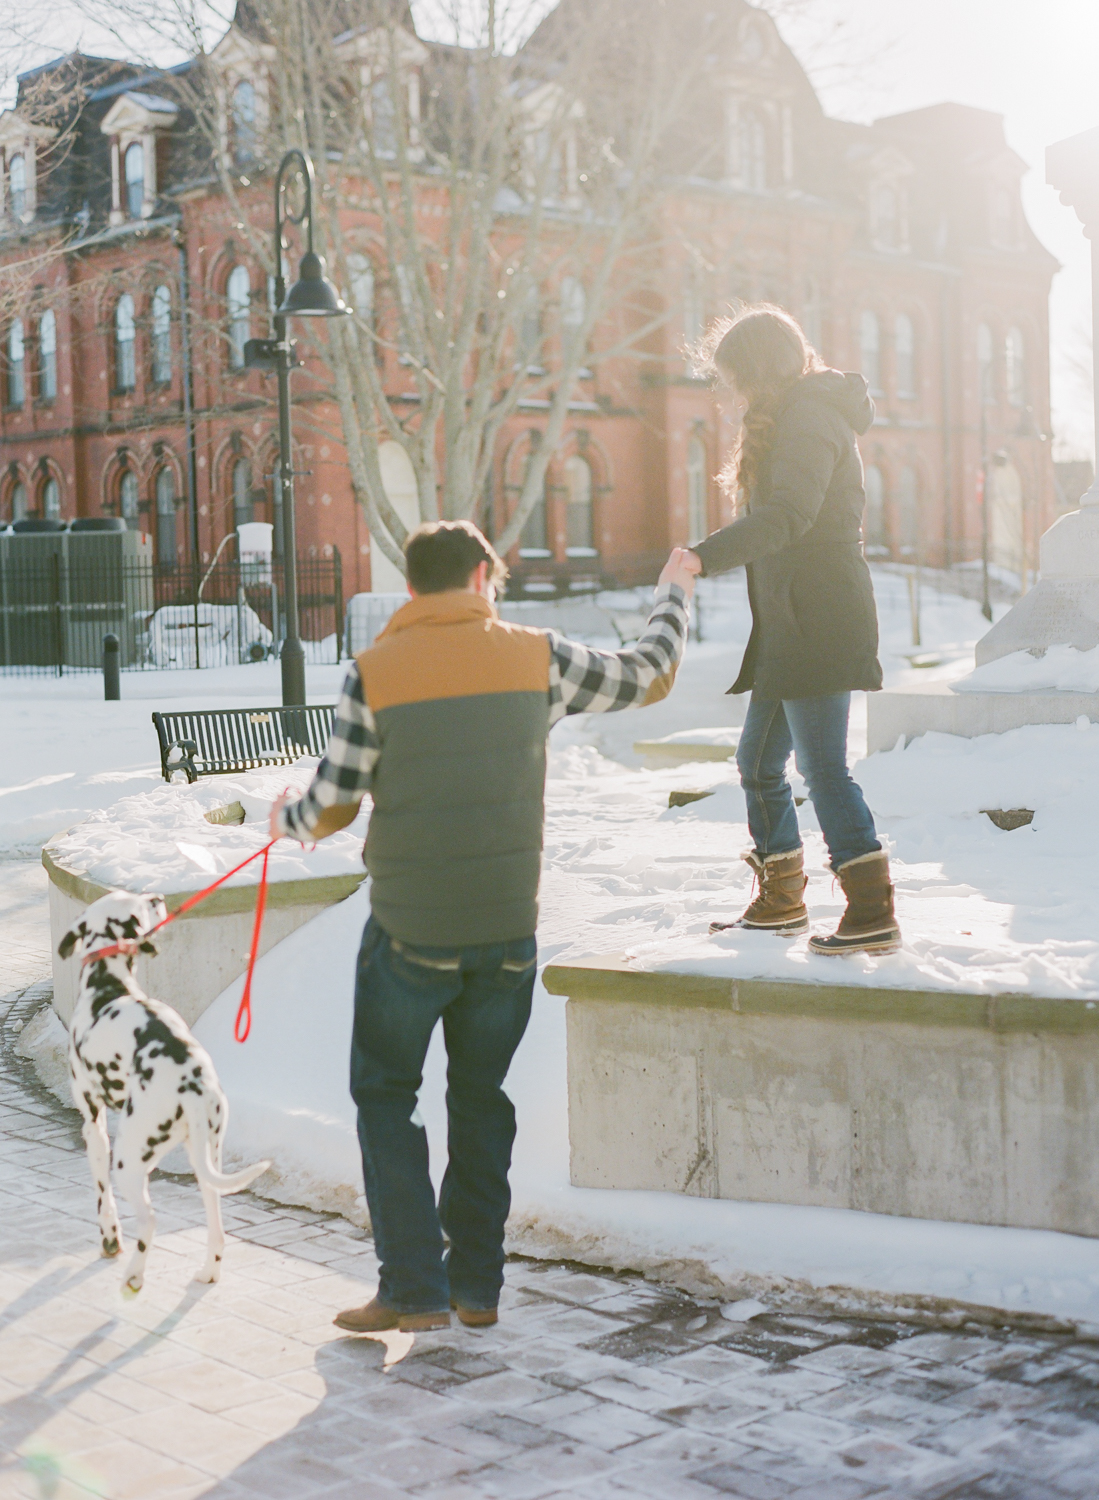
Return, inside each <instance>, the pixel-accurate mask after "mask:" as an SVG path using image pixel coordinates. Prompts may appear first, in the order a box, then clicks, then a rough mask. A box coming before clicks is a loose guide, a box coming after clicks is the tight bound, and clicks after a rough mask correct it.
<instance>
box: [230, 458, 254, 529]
mask: <svg viewBox="0 0 1099 1500" xmlns="http://www.w3.org/2000/svg"><path fill="white" fill-rule="evenodd" d="M252 519H253V515H252V465H251V464H250V463H249V462H248V460H247V459H246V458H238V459H237V461H236V463H235V464H234V465H233V525H234V526H244V525H245V524H246V523H247V522H249V521H251V520H252Z"/></svg>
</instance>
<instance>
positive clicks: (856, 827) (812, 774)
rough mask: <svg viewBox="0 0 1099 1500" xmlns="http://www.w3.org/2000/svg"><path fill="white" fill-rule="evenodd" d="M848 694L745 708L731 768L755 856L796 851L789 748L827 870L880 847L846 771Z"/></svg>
mask: <svg viewBox="0 0 1099 1500" xmlns="http://www.w3.org/2000/svg"><path fill="white" fill-rule="evenodd" d="M850 710H851V694H850V693H831V694H829V695H828V696H826V697H821V698H787V699H784V700H783V699H777V698H775V699H768V700H764V699H760V698H756V697H755V696H754V695H753V697H752V699H751V702H750V703H749V704H748V714H747V717H746V718H745V720H744V729H743V730H742V732H741V736H740V744H739V746H738V747H737V752H736V763H737V769H738V770H739V772H740V782H741V785H742V786H743V788H744V796H745V800H746V801H747V803H748V828H749V830H750V831H751V835H752V838H753V839H754V840H755V846H756V850H757V852H758V853H760V854H788V853H790V851H791V850H793V849H800V848H801V833H800V831H799V829H798V815H797V809H796V808H795V806H794V795H793V793H792V792H791V790H790V783H789V782H788V781H787V780H786V763H787V761H788V760H789V759H790V752H791V750H792V751H793V752H794V754H795V756H796V759H797V768H798V770H799V771H800V772H801V774H802V776H804V777H805V784H806V787H807V788H808V791H809V797H810V800H811V801H812V804H813V806H814V808H815V809H816V814H817V821H818V822H819V823H820V830H821V832H822V833H823V834H824V842H825V843H826V844H827V845H828V855H829V862H830V864H831V866H832V869H833V870H838V869H839V867H840V865H843V864H846V863H847V861H848V860H851V859H858V858H859V856H860V855H863V854H870V853H871V852H872V851H873V850H875V849H880V848H881V844H880V843H879V842H878V838H877V833H876V831H875V828H874V817H873V814H872V813H871V811H870V809H869V808H868V807H867V805H866V799H865V798H864V797H863V795H862V789H861V788H860V787H859V786H858V784H857V783H856V782H854V781H852V779H851V773H850V772H849V771H848V769H847V719H848V715H849V713H850Z"/></svg>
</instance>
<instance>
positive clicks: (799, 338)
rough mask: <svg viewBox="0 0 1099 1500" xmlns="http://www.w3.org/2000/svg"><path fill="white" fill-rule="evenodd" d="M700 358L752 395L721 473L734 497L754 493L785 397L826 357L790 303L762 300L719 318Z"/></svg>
mask: <svg viewBox="0 0 1099 1500" xmlns="http://www.w3.org/2000/svg"><path fill="white" fill-rule="evenodd" d="M696 364H697V366H698V367H699V368H700V369H701V370H702V372H703V373H706V374H709V375H710V376H711V377H712V378H713V379H714V380H716V381H717V383H718V384H719V385H720V384H721V383H722V382H731V383H732V384H734V385H735V386H736V389H737V391H738V392H739V393H740V394H741V395H742V396H746V397H747V398H748V410H747V411H746V412H745V413H744V420H743V422H742V424H741V428H740V435H739V436H738V438H737V442H736V447H735V448H734V449H733V453H732V457H731V458H730V460H729V462H728V463H727V464H726V465H725V467H724V468H723V469H722V471H721V473H720V475H719V476H718V479H719V482H720V484H721V486H722V488H723V489H724V490H725V491H726V493H727V494H730V495H732V496H733V498H734V500H735V498H736V496H737V494H738V492H740V493H743V494H744V495H745V496H749V495H751V493H752V491H753V489H754V488H755V486H756V483H757V482H758V480H759V474H760V468H761V466H762V463H763V461H764V459H765V458H766V456H767V453H768V450H769V448H770V441H771V428H772V427H773V426H774V421H775V412H776V410H777V408H778V404H779V401H780V400H781V398H782V396H783V394H784V393H785V392H786V391H787V390H789V388H790V386H792V385H793V384H794V382H795V381H797V380H800V379H801V378H802V376H803V375H808V374H810V373H811V372H813V371H815V370H823V369H824V368H825V365H824V362H823V361H822V360H821V358H820V356H819V355H818V354H817V351H816V350H815V349H814V348H813V346H812V344H810V342H809V340H808V339H807V338H806V337H805V334H804V333H803V332H802V330H801V326H800V325H799V324H798V322H797V320H796V319H795V318H792V317H791V316H790V314H789V313H788V312H786V311H785V309H784V308H781V307H775V306H774V305H773V304H771V303H769V302H757V303H754V304H751V305H746V306H744V307H742V308H741V309H740V311H739V312H737V313H736V314H735V315H734V316H733V317H731V318H719V319H718V320H717V322H715V323H714V325H713V326H712V328H711V329H710V330H709V332H708V333H707V335H706V337H705V339H704V340H703V341H702V344H701V345H700V346H699V349H698V351H697V354H696Z"/></svg>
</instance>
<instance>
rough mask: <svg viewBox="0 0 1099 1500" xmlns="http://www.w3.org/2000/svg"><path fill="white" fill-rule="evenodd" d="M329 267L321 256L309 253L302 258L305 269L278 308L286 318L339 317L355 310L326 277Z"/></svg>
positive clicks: (303, 268)
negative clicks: (352, 309)
mask: <svg viewBox="0 0 1099 1500" xmlns="http://www.w3.org/2000/svg"><path fill="white" fill-rule="evenodd" d="M324 272H325V265H324V261H323V259H322V258H321V257H320V256H319V255H314V254H313V252H312V250H308V251H306V253H305V254H304V255H303V256H302V258H301V269H300V272H299V275H298V279H297V281H295V283H294V285H293V286H292V287H291V288H290V290H289V291H288V292H287V294H286V300H285V301H284V302H283V304H282V306H281V307H280V308H279V309H278V316H279V317H282V318H338V317H341V316H343V315H344V314H345V313H350V311H351V309H350V308H349V307H348V306H347V304H346V303H345V302H344V300H343V298H342V297H341V296H340V294H339V292H337V290H336V288H335V287H334V286H333V285H332V283H331V282H330V281H329V279H328V277H327V276H326V275H325V274H324Z"/></svg>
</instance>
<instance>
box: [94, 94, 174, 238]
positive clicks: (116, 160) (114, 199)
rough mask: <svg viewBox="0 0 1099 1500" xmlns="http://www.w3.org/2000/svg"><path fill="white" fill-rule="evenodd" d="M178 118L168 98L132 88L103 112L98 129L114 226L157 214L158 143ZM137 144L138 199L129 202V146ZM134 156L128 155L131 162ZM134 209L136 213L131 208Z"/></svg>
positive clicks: (111, 219) (133, 179)
mask: <svg viewBox="0 0 1099 1500" xmlns="http://www.w3.org/2000/svg"><path fill="white" fill-rule="evenodd" d="M178 117H179V106H178V105H176V104H175V103H174V102H173V101H172V100H170V99H164V98H161V97H160V96H158V95H155V94H146V93H144V92H142V91H140V90H133V91H131V92H127V93H124V94H122V95H120V96H119V98H118V99H117V100H116V101H115V103H114V104H113V105H112V106H111V108H110V109H109V110H108V111H107V113H106V114H105V115H104V117H103V120H102V123H101V124H100V127H99V128H100V130H101V131H102V132H103V134H104V135H105V136H106V137H107V139H108V142H109V150H110V158H111V212H110V216H109V219H110V223H111V224H112V225H113V226H116V227H117V226H118V225H120V224H125V223H130V222H134V221H135V220H142V219H151V218H152V217H153V215H154V214H155V213H156V201H157V193H158V191H159V188H158V184H157V143H158V141H159V140H160V138H161V137H162V136H164V135H165V134H167V132H168V131H170V130H171V129H172V128H173V126H174V125H175V123H176V120H177V119H178ZM133 146H140V148H141V166H142V175H141V179H140V183H141V190H140V194H139V195H138V196H139V197H140V202H137V201H134V202H133V203H131V202H129V201H128V196H127V189H128V184H129V185H132V184H133V182H134V181H135V177H134V175H133V174H130V175H129V176H128V174H127V158H128V153H129V152H130V148H131V147H133ZM135 159H136V153H135V154H134V156H131V157H129V160H130V161H131V162H133V161H134V160H135ZM134 209H136V210H137V211H136V213H135V212H133V210H134Z"/></svg>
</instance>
